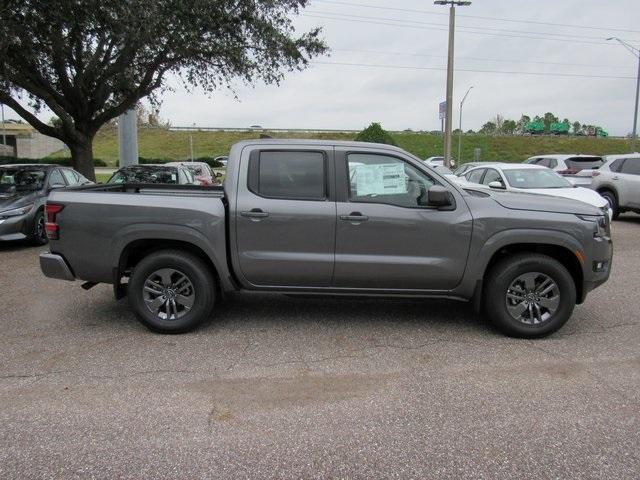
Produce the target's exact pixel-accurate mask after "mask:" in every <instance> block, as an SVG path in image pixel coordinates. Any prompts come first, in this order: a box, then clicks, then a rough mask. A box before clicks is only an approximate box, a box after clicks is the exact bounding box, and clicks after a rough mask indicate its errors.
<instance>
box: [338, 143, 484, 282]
mask: <svg viewBox="0 0 640 480" xmlns="http://www.w3.org/2000/svg"><path fill="white" fill-rule="evenodd" d="M335 155H336V193H337V215H338V216H337V227H336V265H335V272H334V277H333V286H334V287H341V288H362V289H385V290H415V289H417V290H450V289H452V288H454V287H455V286H456V285H458V283H459V282H460V281H461V279H462V276H463V274H464V270H465V266H466V263H467V255H468V251H469V243H470V240H471V230H472V217H471V213H470V212H469V208H468V207H467V205H466V203H465V202H464V199H463V198H462V195H460V193H459V192H458V191H457V190H455V189H453V188H452V187H451V186H450V185H448V184H447V183H446V182H445V181H443V180H438V176H437V175H435V174H430V173H426V172H425V171H424V170H423V169H422V168H424V167H422V168H420V167H419V166H418V162H413V161H412V160H409V158H406V157H404V156H402V155H401V154H400V153H396V152H391V153H383V152H380V151H376V150H375V149H371V150H368V149H365V148H362V149H358V150H353V149H349V148H346V147H336V150H335ZM434 184H441V185H443V186H445V187H448V188H449V190H450V191H451V193H452V195H453V198H454V199H455V205H454V206H452V207H451V208H449V207H446V208H441V209H438V208H435V207H429V206H427V205H426V192H427V190H428V188H429V187H430V186H432V185H434Z"/></svg>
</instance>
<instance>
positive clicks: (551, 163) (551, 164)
mask: <svg viewBox="0 0 640 480" xmlns="http://www.w3.org/2000/svg"><path fill="white" fill-rule="evenodd" d="M557 166H558V161H557V160H556V159H555V158H550V159H549V165H548V167H549V168H556V167H557Z"/></svg>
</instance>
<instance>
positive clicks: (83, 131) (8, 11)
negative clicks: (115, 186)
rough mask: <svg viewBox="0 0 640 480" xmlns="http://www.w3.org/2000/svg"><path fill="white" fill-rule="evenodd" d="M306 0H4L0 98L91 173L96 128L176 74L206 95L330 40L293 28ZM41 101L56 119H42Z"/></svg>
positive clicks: (276, 68) (288, 63)
mask: <svg viewBox="0 0 640 480" xmlns="http://www.w3.org/2000/svg"><path fill="white" fill-rule="evenodd" d="M307 3H308V0H253V1H240V0H235V1H232V0H182V1H180V2H177V1H175V0H154V1H152V2H149V1H148V0H55V1H52V0H21V1H18V0H3V1H2V4H1V5H2V6H1V8H0V11H2V20H1V21H0V101H1V102H4V103H5V104H6V105H8V106H9V107H11V108H12V109H13V110H15V111H16V112H17V113H18V114H19V115H20V116H21V117H22V118H24V119H25V120H26V121H28V122H29V123H30V124H31V125H33V127H34V128H36V129H37V130H38V131H40V132H41V133H43V134H45V135H49V136H51V137H55V138H58V139H60V140H62V141H63V142H64V143H66V144H67V145H68V147H69V149H70V151H71V156H72V164H73V166H74V167H75V168H76V169H78V170H79V171H80V172H81V173H82V174H84V175H85V176H87V177H89V178H92V179H93V178H95V175H94V168H93V162H92V159H93V151H92V142H93V138H94V136H95V134H96V132H97V131H98V129H99V128H100V127H101V126H102V125H104V124H105V123H106V122H108V121H109V120H111V119H114V118H115V117H117V116H118V115H120V114H122V113H124V112H126V111H127V110H129V109H131V108H133V107H134V106H135V105H136V103H137V102H138V101H139V100H140V99H141V98H143V97H149V99H150V101H151V103H152V104H157V103H158V101H159V94H160V93H161V92H162V91H164V90H166V89H168V88H169V87H168V85H167V83H166V77H167V75H168V74H174V75H175V76H176V77H178V78H179V79H180V80H182V83H183V85H184V86H185V87H187V88H193V87H199V88H201V89H203V90H204V91H205V92H206V93H208V94H210V93H212V92H213V91H215V90H217V89H219V88H224V87H229V88H230V87H231V85H232V82H234V81H241V82H244V83H247V84H250V85H253V84H255V83H256V82H257V81H258V80H261V81H264V82H265V83H267V84H271V83H275V84H277V83H279V82H280V81H281V80H282V79H283V77H284V73H285V72H286V71H294V70H302V69H304V68H305V67H306V66H307V64H308V62H309V59H310V58H312V57H314V56H317V55H320V54H323V53H325V52H326V51H327V46H326V45H325V43H324V42H323V41H322V40H321V39H320V30H319V29H313V30H311V31H309V32H307V33H304V34H301V35H298V34H296V32H295V30H294V28H293V23H292V19H291V14H297V13H298V12H299V10H300V9H301V8H304V7H305V6H306V4H307ZM45 106H46V107H48V108H49V109H50V110H51V111H52V112H53V113H54V114H55V115H56V116H57V117H58V118H59V120H60V125H59V126H56V125H48V124H46V123H44V122H41V121H40V120H39V119H38V118H37V116H36V114H37V113H38V111H40V110H41V109H42V108H44V107H45Z"/></svg>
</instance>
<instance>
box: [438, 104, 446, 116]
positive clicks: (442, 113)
mask: <svg viewBox="0 0 640 480" xmlns="http://www.w3.org/2000/svg"><path fill="white" fill-rule="evenodd" d="M438 115H439V118H440V120H444V119H445V118H447V102H440V105H439V108H438Z"/></svg>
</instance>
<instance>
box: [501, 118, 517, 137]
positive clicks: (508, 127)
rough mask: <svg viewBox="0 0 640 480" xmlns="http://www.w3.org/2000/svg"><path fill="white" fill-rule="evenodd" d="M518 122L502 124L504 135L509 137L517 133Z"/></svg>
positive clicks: (512, 121)
mask: <svg viewBox="0 0 640 480" xmlns="http://www.w3.org/2000/svg"><path fill="white" fill-rule="evenodd" d="M516 126H517V124H516V121H515V120H505V121H504V122H502V129H501V130H502V133H504V134H507V135H513V132H515V131H516Z"/></svg>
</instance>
